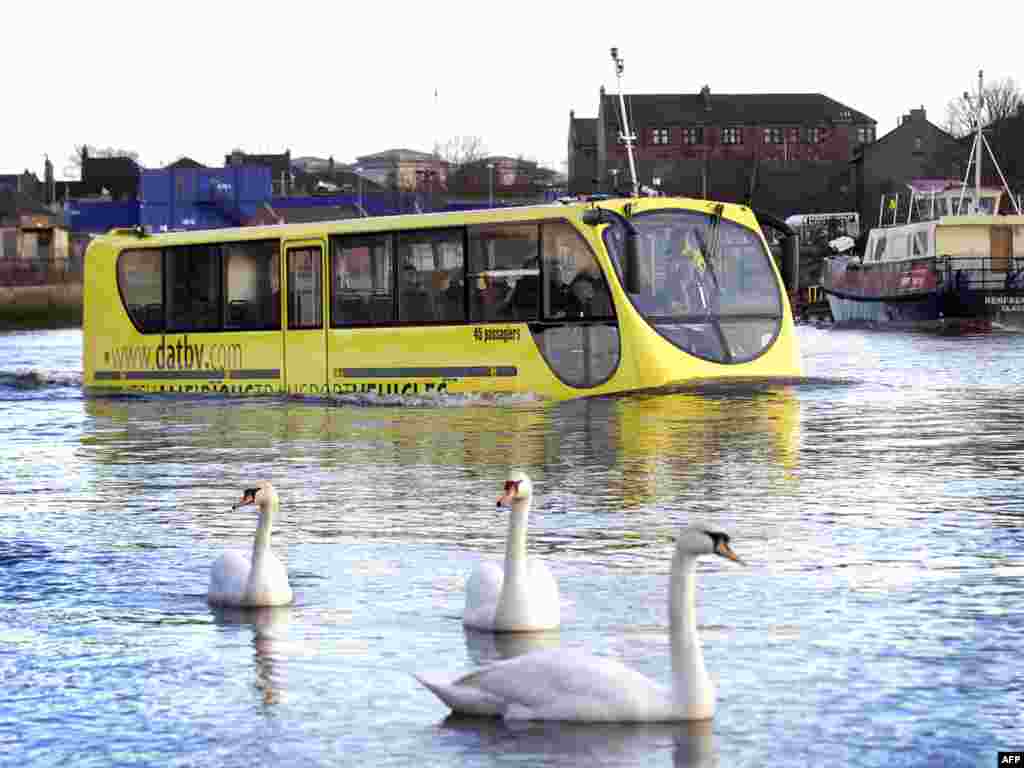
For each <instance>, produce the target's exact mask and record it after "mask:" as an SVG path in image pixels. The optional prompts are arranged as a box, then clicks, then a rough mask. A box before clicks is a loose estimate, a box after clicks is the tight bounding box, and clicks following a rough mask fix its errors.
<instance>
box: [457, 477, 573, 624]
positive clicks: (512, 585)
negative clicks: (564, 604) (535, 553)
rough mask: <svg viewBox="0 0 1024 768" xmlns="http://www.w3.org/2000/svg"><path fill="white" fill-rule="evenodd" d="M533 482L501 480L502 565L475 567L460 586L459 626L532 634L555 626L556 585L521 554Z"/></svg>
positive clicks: (548, 573)
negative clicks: (505, 514)
mask: <svg viewBox="0 0 1024 768" xmlns="http://www.w3.org/2000/svg"><path fill="white" fill-rule="evenodd" d="M532 494H533V484H532V483H531V482H530V478H529V477H527V476H526V474H525V473H523V472H512V473H511V474H510V475H509V476H508V480H506V481H505V486H504V493H503V494H502V495H501V497H499V499H498V506H499V507H500V506H502V505H504V504H508V505H509V507H510V512H509V518H508V536H507V539H506V541H505V564H504V567H502V566H501V565H499V564H498V563H494V562H483V563H480V564H479V565H477V567H476V569H475V570H474V571H473V574H472V576H470V578H469V582H468V583H467V584H466V607H465V610H464V611H463V614H462V623H463V624H465V625H466V626H467V627H472V628H473V629H480V630H485V631H489V632H537V631H541V630H546V629H555V628H557V627H558V624H559V614H560V606H559V598H558V584H557V583H556V582H555V577H554V576H552V575H551V571H549V570H548V567H547V566H546V565H545V564H544V561H543V560H541V559H540V558H537V557H527V555H526V528H527V517H528V516H529V514H530V500H531V498H532Z"/></svg>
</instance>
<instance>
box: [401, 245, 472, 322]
mask: <svg viewBox="0 0 1024 768" xmlns="http://www.w3.org/2000/svg"><path fill="white" fill-rule="evenodd" d="M397 241H398V242H397V246H396V251H397V256H398V266H399V269H398V319H399V320H401V321H403V322H407V323H437V322H445V321H448V322H453V321H464V320H465V318H466V313H465V309H464V306H463V295H464V292H463V289H462V282H463V279H464V275H465V259H464V255H463V245H462V243H463V230H461V229H457V230H445V231H440V232H438V231H429V232H412V233H401V234H399V235H398V237H397Z"/></svg>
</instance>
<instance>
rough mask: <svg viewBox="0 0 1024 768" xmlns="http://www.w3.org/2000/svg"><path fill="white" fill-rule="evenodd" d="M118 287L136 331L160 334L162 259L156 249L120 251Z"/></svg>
mask: <svg viewBox="0 0 1024 768" xmlns="http://www.w3.org/2000/svg"><path fill="white" fill-rule="evenodd" d="M117 287H118V288H119V289H120V292H121V300H122V301H123V302H124V305H125V308H126V309H127V310H128V316H129V317H130V318H131V321H132V323H133V324H134V325H135V327H136V329H138V330H139V331H141V332H142V333H159V332H160V331H163V329H164V299H163V258H162V256H161V252H160V251H159V250H158V249H154V248H151V249H148V250H133V251H122V252H121V254H120V255H119V256H118V257H117Z"/></svg>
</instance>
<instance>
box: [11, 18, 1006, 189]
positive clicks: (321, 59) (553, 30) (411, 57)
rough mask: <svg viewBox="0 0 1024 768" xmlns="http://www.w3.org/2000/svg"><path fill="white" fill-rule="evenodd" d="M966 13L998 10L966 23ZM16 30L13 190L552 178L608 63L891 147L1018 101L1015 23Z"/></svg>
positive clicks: (117, 22) (288, 23)
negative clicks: (325, 164)
mask: <svg viewBox="0 0 1024 768" xmlns="http://www.w3.org/2000/svg"><path fill="white" fill-rule="evenodd" d="M975 7H976V8H977V9H979V10H985V9H988V10H990V11H998V9H1000V8H1004V10H1003V11H1000V12H998V13H995V14H994V15H993V16H992V17H990V18H991V19H992V20H991V21H988V22H986V20H985V18H984V17H980V18H979V19H978V20H977V21H973V20H972V19H971V18H970V17H969V12H970V11H971V9H972V8H975ZM618 9H621V10H618ZM1014 9H1016V10H1014ZM3 16H4V21H3V27H4V30H5V32H4V35H3V42H2V44H0V72H3V73H4V81H5V88H4V94H3V109H2V114H3V119H2V122H0V124H2V126H3V128H2V131H3V134H2V138H0V173H14V172H20V171H21V170H23V169H25V168H28V169H29V170H32V171H34V172H36V173H37V174H39V175H40V176H41V175H42V167H43V156H44V155H47V154H48V155H49V156H50V158H51V159H52V160H53V162H54V167H55V171H56V175H57V178H58V179H60V178H65V177H66V174H65V169H68V170H69V171H70V169H69V168H68V165H69V163H68V156H69V155H70V154H71V153H72V150H73V148H74V146H75V145H77V144H83V143H87V144H92V145H96V146H101V147H108V146H110V147H118V148H123V149H129V150H134V151H136V152H138V153H139V159H140V162H141V163H142V164H143V165H144V166H147V167H160V166H162V165H165V164H167V163H169V162H172V161H174V160H176V159H177V158H178V157H180V156H182V155H187V156H189V157H192V158H193V159H195V160H198V161H200V162H202V163H204V164H207V165H221V164H223V161H224V155H225V154H226V153H228V152H229V151H230V150H231V149H232V148H235V147H238V148H241V149H243V150H245V151H246V152H283V151H284V150H286V149H290V150H291V152H292V156H293V157H301V156H305V155H316V156H321V157H327V156H329V155H333V156H334V158H335V160H336V161H338V162H343V163H348V162H354V161H355V158H356V157H357V156H358V155H364V154H369V153H372V152H378V151H382V150H385V149H390V148H396V147H407V148H410V149H417V150H421V151H430V150H431V149H432V147H433V145H434V143H435V141H442V142H443V141H444V140H446V139H448V138H451V137H453V136H479V137H480V138H481V139H482V141H483V144H484V146H485V147H486V149H487V150H488V151H489V152H490V153H491V154H502V155H513V156H515V155H525V156H527V157H530V158H532V159H535V160H538V161H539V162H541V163H542V164H545V165H549V166H551V167H555V168H561V163H562V162H563V161H564V160H565V156H566V142H567V132H568V124H569V110H570V109H574V110H575V111H576V115H577V116H580V117H594V116H596V111H597V97H598V89H599V88H600V86H601V85H602V84H603V85H605V86H606V87H607V88H608V89H609V90H612V91H614V90H615V88H616V84H615V75H614V70H613V66H612V63H611V58H610V56H609V48H610V47H611V46H613V45H615V46H618V48H619V51H620V56H622V57H623V59H624V60H625V74H624V80H623V86H624V91H625V92H626V93H693V92H696V91H698V90H699V89H700V87H701V86H702V85H704V84H707V85H708V86H710V88H711V91H712V93H783V92H785V93H824V94H826V95H827V96H830V97H831V98H833V99H836V100H837V101H840V102H842V103H844V104H846V105H848V106H850V107H852V108H854V109H857V110H860V111H862V112H865V113H866V114H868V115H869V116H871V117H872V118H874V119H875V120H877V121H878V135H879V136H881V135H883V134H884V133H886V132H887V131H890V130H892V129H893V128H895V127H896V124H897V120H898V118H899V116H900V115H901V114H903V113H905V112H907V111H908V110H909V109H911V108H915V107H919V106H924V107H925V109H926V110H927V112H928V118H929V119H930V120H931V121H932V122H933V123H936V124H937V125H942V124H943V122H944V119H945V107H946V104H947V103H948V102H949V101H950V100H951V99H953V98H955V97H956V96H958V95H959V94H961V93H962V92H963V91H964V90H966V89H973V88H974V87H975V84H976V81H977V72H978V70H979V69H984V70H985V78H986V80H989V79H992V80H997V79H999V80H1001V79H1003V78H1005V77H1013V78H1014V79H1015V80H1016V81H1017V84H1018V85H1021V84H1022V80H1024V75H1022V73H1021V72H1020V67H1021V65H1022V62H1024V59H1022V58H1021V56H1020V46H1021V40H1022V32H1021V25H1020V18H1021V16H1022V12H1021V11H1020V10H1019V6H1018V5H1017V4H1016V3H1005V4H1004V3H998V2H997V3H985V4H975V5H970V4H967V5H965V4H963V3H960V4H953V5H947V6H943V5H941V4H927V5H926V4H924V3H918V2H914V3H900V2H886V3H875V2H860V3H844V4H838V3H831V2H828V0H826V1H825V2H814V3H810V2H803V1H802V0H789V1H788V2H785V3H763V2H759V3H756V4H755V3H745V2H738V1H735V0H734V2H731V3H730V2H715V3H683V2H671V3H663V2H649V3H642V2H635V1H634V2H629V3H617V4H616V3H604V2H589V3H588V2H571V3H570V2H558V1H557V0H554V1H552V0H549V1H548V2H534V0H519V1H518V2H510V3H502V4H500V5H497V4H494V5H492V4H490V3H487V2H472V3H471V2H445V1H444V0H438V2H435V3H415V4H407V3H395V2H323V3H311V2H306V1H305V0H290V2H281V3H252V2H248V3H228V2H220V1H219V0H205V2H192V0H179V1H178V2H173V3H161V4H155V3H145V2H132V3H123V2H103V1H102V0H98V1H97V2H92V3H83V2H56V3H26V2H12V3H8V4H7V5H6V6H5V8H4V13H3ZM997 17H1002V21H999V19H998V18H997ZM975 32H976V33H977V35H978V36H979V38H978V39H972V37H971V35H972V34H975ZM435 94H436V95H435Z"/></svg>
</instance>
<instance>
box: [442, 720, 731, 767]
mask: <svg viewBox="0 0 1024 768" xmlns="http://www.w3.org/2000/svg"><path fill="white" fill-rule="evenodd" d="M713 723H714V721H712V720H689V721H686V722H682V723H636V724H631V723H567V722H540V721H507V720H502V719H501V718H493V717H492V718H482V717H465V716H461V715H449V716H448V717H447V718H446V719H445V720H444V721H443V722H442V723H441V724H440V727H441V729H442V730H443V731H448V732H451V733H452V734H454V735H455V736H457V738H459V740H460V741H466V740H467V739H472V742H467V743H466V746H467V747H470V748H472V749H474V750H482V751H495V752H496V753H500V754H501V755H507V754H508V753H514V754H516V755H519V756H520V757H525V756H528V755H534V756H536V760H537V762H538V763H543V764H544V765H561V764H562V763H563V762H564V764H565V765H578V764H579V762H580V758H581V757H585V758H587V760H588V761H589V762H592V763H594V764H597V765H604V764H605V763H606V762H608V761H609V759H614V762H615V764H616V765H637V766H645V767H646V766H656V765H666V763H665V762H664V761H663V760H661V759H659V758H660V756H661V755H663V754H665V753H666V752H668V751H669V750H671V754H672V766H673V768H712V767H713V766H717V765H718V764H719V760H718V754H717V753H716V751H715V740H714V734H713V731H712V727H713Z"/></svg>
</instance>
